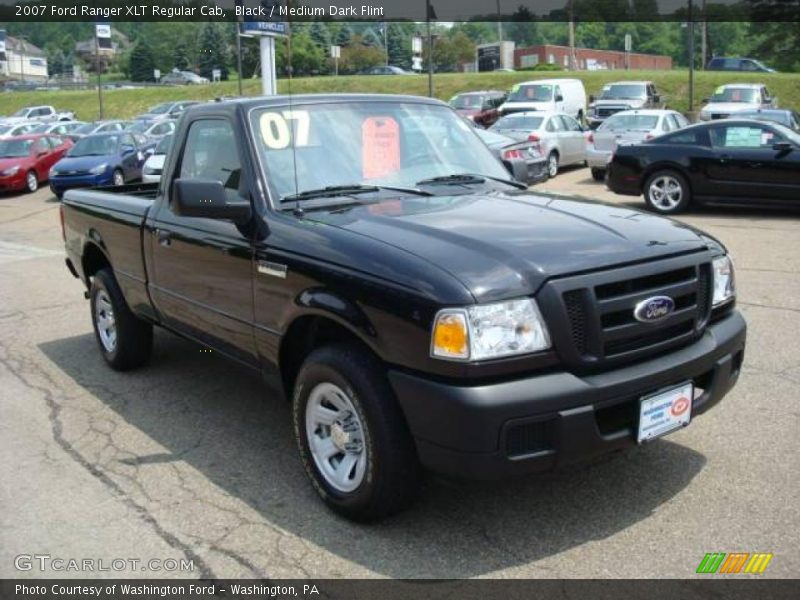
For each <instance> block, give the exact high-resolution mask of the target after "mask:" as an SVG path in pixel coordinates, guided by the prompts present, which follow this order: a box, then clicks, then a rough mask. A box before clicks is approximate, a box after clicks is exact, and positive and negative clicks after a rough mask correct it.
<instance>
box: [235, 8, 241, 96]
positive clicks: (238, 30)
mask: <svg viewBox="0 0 800 600" xmlns="http://www.w3.org/2000/svg"><path fill="white" fill-rule="evenodd" d="M241 33H242V32H241V26H240V24H239V21H236V70H237V71H238V73H239V95H240V96H241V95H242V36H241V35H240V34H241Z"/></svg>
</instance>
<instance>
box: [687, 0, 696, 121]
mask: <svg viewBox="0 0 800 600" xmlns="http://www.w3.org/2000/svg"><path fill="white" fill-rule="evenodd" d="M688 12H689V20H688V22H687V29H688V33H689V112H690V113H691V112H692V111H693V110H694V20H693V19H694V16H693V15H692V0H689V11H688Z"/></svg>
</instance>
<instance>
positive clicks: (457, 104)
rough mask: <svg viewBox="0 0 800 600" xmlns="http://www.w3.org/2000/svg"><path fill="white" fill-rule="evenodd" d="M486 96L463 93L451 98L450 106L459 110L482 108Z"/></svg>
mask: <svg viewBox="0 0 800 600" xmlns="http://www.w3.org/2000/svg"><path fill="white" fill-rule="evenodd" d="M484 102H486V96H484V95H482V94H461V95H459V96H456V97H455V98H453V99H452V100H450V106H452V107H453V108H456V109H459V110H468V109H472V110H480V109H481V107H482V106H483V103H484Z"/></svg>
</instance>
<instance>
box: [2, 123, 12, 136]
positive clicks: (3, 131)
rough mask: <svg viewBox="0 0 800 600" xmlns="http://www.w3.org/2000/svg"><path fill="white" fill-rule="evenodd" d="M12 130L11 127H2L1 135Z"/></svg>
mask: <svg viewBox="0 0 800 600" xmlns="http://www.w3.org/2000/svg"><path fill="white" fill-rule="evenodd" d="M11 129H12V127H11V125H6V126H0V135H5V134H7V133H8V132H9V131H11Z"/></svg>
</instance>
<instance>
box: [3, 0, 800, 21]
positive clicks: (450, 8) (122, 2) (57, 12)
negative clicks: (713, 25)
mask: <svg viewBox="0 0 800 600" xmlns="http://www.w3.org/2000/svg"><path fill="white" fill-rule="evenodd" d="M704 5H705V9H704ZM428 18H430V19H431V20H433V21H441V22H457V21H506V22H508V21H511V22H514V21H516V22H526V21H570V20H574V21H579V22H589V21H602V22H613V21H687V20H690V19H691V20H693V21H783V22H785V21H795V22H798V21H800V0H708V2H703V1H702V0H499V1H498V0H243V1H242V2H238V1H236V0H158V1H156V2H147V3H144V2H142V3H140V4H137V3H136V0H104V1H100V0H43V1H42V0H23V1H14V0H0V21H12V20H16V21H28V22H31V21H95V22H96V21H110V22H114V21H118V22H127V21H230V22H233V21H237V20H250V21H263V22H269V21H273V22H291V21H359V20H365V21H417V22H420V21H425V20H427V19H428Z"/></svg>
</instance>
